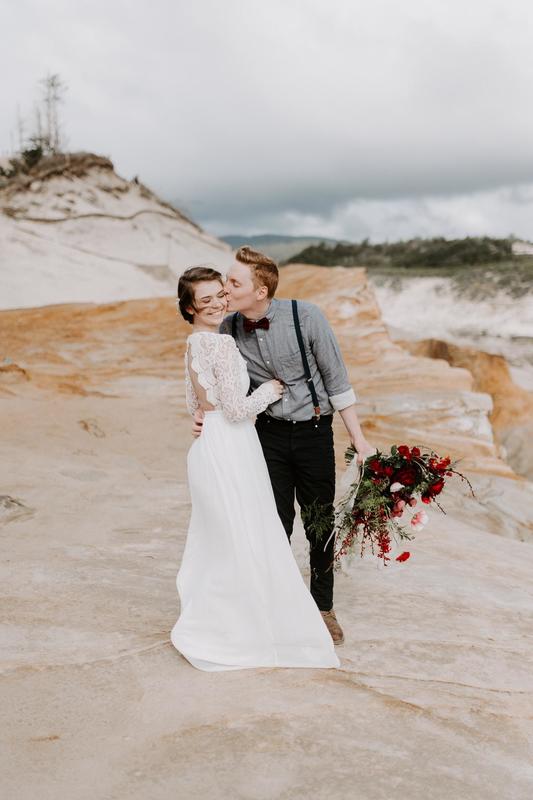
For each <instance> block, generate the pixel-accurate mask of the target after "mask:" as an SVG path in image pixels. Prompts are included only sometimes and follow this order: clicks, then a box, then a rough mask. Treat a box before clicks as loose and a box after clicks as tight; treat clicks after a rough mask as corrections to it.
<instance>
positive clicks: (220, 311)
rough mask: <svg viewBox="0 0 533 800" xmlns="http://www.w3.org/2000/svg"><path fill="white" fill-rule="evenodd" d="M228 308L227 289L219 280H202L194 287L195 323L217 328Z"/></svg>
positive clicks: (192, 311) (193, 311) (190, 309)
mask: <svg viewBox="0 0 533 800" xmlns="http://www.w3.org/2000/svg"><path fill="white" fill-rule="evenodd" d="M227 308H228V300H227V297H226V290H225V289H224V287H223V286H222V284H220V283H219V282H218V281H200V282H199V283H197V284H196V285H195V287H194V308H188V309H187V311H188V312H189V313H190V314H192V315H193V316H194V325H200V326H202V327H205V328H213V330H217V329H218V326H219V325H220V323H221V322H222V320H223V319H224V316H225V314H226V311H227Z"/></svg>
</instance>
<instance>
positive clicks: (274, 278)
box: [235, 245, 279, 298]
mask: <svg viewBox="0 0 533 800" xmlns="http://www.w3.org/2000/svg"><path fill="white" fill-rule="evenodd" d="M235 258H236V259H237V261H239V262H240V263H241V264H246V265H247V266H248V267H250V269H251V271H252V280H253V282H254V285H255V287H256V289H259V287H260V286H266V287H267V290H268V296H269V297H270V298H272V297H274V295H275V294H276V289H277V288H278V281H279V271H278V266H277V264H276V262H275V261H272V259H271V258H269V257H268V256H265V254H264V253H260V252H259V251H258V250H252V248H251V247H248V246H247V245H245V246H244V247H239V249H238V250H237V252H236V253H235Z"/></svg>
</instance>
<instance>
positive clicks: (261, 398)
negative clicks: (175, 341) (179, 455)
mask: <svg viewBox="0 0 533 800" xmlns="http://www.w3.org/2000/svg"><path fill="white" fill-rule="evenodd" d="M189 354H190V358H189ZM189 364H190V369H192V371H193V372H194V373H195V376H196V379H197V381H198V383H199V384H200V386H201V387H202V388H203V389H205V393H206V398H207V401H208V403H209V404H210V405H211V406H213V408H214V409H216V410H220V411H223V412H224V414H225V415H226V416H227V417H228V419H230V420H231V421H232V422H238V421H240V420H243V419H246V418H247V417H254V416H255V415H256V414H259V413H261V411H264V410H265V408H266V407H267V406H268V405H270V404H271V403H273V402H275V401H276V400H277V399H278V397H277V395H276V393H275V391H274V388H273V386H272V384H270V383H263V384H262V385H261V386H259V387H258V388H257V389H256V390H255V391H254V392H252V393H251V394H250V395H248V396H247V394H246V393H247V391H248V389H249V388H250V379H249V377H248V372H247V369H246V362H245V360H244V359H243V357H242V356H241V354H240V353H239V350H238V348H237V345H236V344H235V340H234V339H233V337H232V336H228V335H226V334H223V333H210V332H208V331H205V332H204V331H200V332H198V333H192V334H191V335H190V336H189V337H188V338H187V347H186V349H185V393H186V400H187V408H188V409H189V413H190V414H194V412H195V411H196V410H197V409H198V408H199V407H200V402H199V400H198V397H197V395H196V392H195V390H194V385H193V382H192V380H191V375H190V372H189Z"/></svg>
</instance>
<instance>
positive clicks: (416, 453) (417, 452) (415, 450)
mask: <svg viewBox="0 0 533 800" xmlns="http://www.w3.org/2000/svg"><path fill="white" fill-rule="evenodd" d="M411 455H412V456H413V458H418V456H419V455H420V448H419V447H413V449H412V450H411Z"/></svg>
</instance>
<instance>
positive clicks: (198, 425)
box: [192, 408, 205, 439]
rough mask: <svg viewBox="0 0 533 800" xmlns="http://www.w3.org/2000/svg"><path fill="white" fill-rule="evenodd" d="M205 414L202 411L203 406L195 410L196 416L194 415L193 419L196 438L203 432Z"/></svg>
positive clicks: (193, 431) (193, 433) (193, 432)
mask: <svg viewBox="0 0 533 800" xmlns="http://www.w3.org/2000/svg"><path fill="white" fill-rule="evenodd" d="M204 416H205V414H204V412H203V411H202V409H201V408H197V409H196V411H195V412H194V417H193V420H194V421H193V424H192V435H193V436H194V437H195V439H197V438H198V436H200V434H201V433H202V425H203V424H204Z"/></svg>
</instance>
